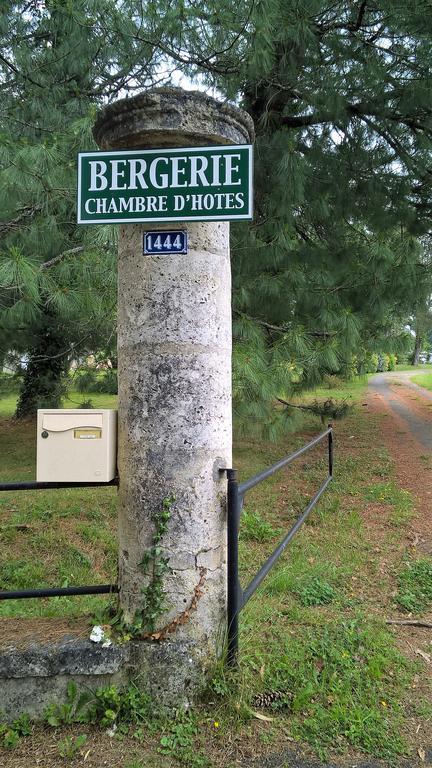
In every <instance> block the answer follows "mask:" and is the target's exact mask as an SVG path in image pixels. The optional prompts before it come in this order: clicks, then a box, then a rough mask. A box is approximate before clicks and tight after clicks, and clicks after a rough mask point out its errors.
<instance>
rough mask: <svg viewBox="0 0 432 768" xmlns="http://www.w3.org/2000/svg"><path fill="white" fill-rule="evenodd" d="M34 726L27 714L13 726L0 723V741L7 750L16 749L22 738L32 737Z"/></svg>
mask: <svg viewBox="0 0 432 768" xmlns="http://www.w3.org/2000/svg"><path fill="white" fill-rule="evenodd" d="M31 732H32V726H31V722H30V718H29V716H28V715H27V714H26V713H23V714H21V715H20V716H19V717H18V718H17V719H16V720H14V721H13V723H12V724H11V725H8V724H6V723H0V741H1V743H2V744H3V746H4V747H6V749H14V748H15V747H16V746H17V745H18V744H19V742H20V739H21V737H22V736H30V734H31Z"/></svg>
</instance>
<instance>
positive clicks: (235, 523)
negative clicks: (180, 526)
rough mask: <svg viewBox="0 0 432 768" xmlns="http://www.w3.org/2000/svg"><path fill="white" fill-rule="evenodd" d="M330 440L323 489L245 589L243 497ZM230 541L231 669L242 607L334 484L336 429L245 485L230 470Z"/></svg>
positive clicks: (325, 433)
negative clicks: (241, 569) (242, 573)
mask: <svg viewBox="0 0 432 768" xmlns="http://www.w3.org/2000/svg"><path fill="white" fill-rule="evenodd" d="M326 437H327V438H328V475H327V477H326V479H325V480H324V482H323V484H322V485H321V487H320V488H319V489H318V491H317V492H316V494H315V495H314V497H313V498H312V499H311V501H310V502H309V504H308V505H307V507H306V509H305V510H304V511H303V512H302V514H301V515H300V517H298V519H297V520H296V522H295V523H294V525H293V526H292V528H290V530H289V531H288V533H287V534H286V536H285V537H284V538H283V539H282V541H281V542H280V544H278V546H277V547H276V549H275V550H274V552H272V554H271V555H270V557H268V558H267V560H266V561H265V563H264V564H263V565H262V566H261V568H260V570H259V571H258V573H257V574H256V575H255V576H254V578H253V579H252V580H251V582H250V583H249V584H248V586H247V587H246V588H245V589H244V590H243V589H242V587H241V585H240V581H239V548H238V539H239V527H240V515H241V510H242V507H243V502H244V497H245V494H246V493H247V491H250V489H251V488H254V487H255V486H256V485H258V484H259V483H262V482H263V481H264V480H266V479H267V478H268V477H271V475H274V474H275V472H278V471H279V470H280V469H282V468H283V467H286V466H288V465H289V464H291V463H292V462H293V461H295V460H296V459H298V458H299V457H300V456H302V455H303V454H304V453H306V452H307V451H309V450H311V448H313V447H314V446H316V445H318V444H319V443H320V442H321V441H322V440H324V439H325V438H326ZM227 478H228V531H227V534H228V541H227V550H228V552H227V557H228V616H227V620H228V664H230V665H231V666H233V665H235V664H236V663H237V657H238V635H239V614H240V611H241V610H242V608H244V606H245V605H246V603H247V602H248V600H250V598H251V597H252V595H253V594H254V592H255V591H256V589H258V587H259V585H260V584H261V582H262V581H263V579H264V578H265V577H266V576H267V574H268V573H269V571H270V570H271V569H272V568H273V566H274V565H275V563H276V562H277V561H278V559H279V557H280V556H281V554H282V552H283V551H284V549H285V548H286V547H287V546H288V544H289V543H290V541H291V540H292V539H293V538H294V536H295V535H296V533H297V532H298V531H299V530H300V528H301V527H302V525H303V523H304V522H305V520H306V519H307V518H308V517H309V515H310V513H311V512H312V510H313V508H314V507H315V506H316V504H317V503H318V501H319V499H320V498H321V496H322V494H323V493H324V491H325V490H326V488H327V487H328V485H329V484H330V483H331V481H332V479H333V429H332V427H331V425H329V427H328V428H327V429H326V430H325V432H322V434H320V435H318V436H317V437H315V438H314V439H313V440H311V441H310V442H309V443H307V444H306V445H304V446H303V447H302V448H299V449H298V450H297V451H294V453H291V454H290V455H289V456H285V457H284V458H283V459H280V461H277V462H276V463H275V464H273V465H272V466H271V467H268V469H265V470H264V471H263V472H260V473H259V474H257V475H255V476H254V477H251V478H250V479H249V480H246V481H245V482H244V483H238V481H237V470H235V469H228V470H227Z"/></svg>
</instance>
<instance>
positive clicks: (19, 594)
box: [0, 477, 119, 600]
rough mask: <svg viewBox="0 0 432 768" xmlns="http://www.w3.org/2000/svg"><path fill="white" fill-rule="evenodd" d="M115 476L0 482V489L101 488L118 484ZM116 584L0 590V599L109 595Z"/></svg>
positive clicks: (116, 589)
mask: <svg viewBox="0 0 432 768" xmlns="http://www.w3.org/2000/svg"><path fill="white" fill-rule="evenodd" d="M118 484H119V479H118V477H115V478H114V479H113V480H110V481H109V482H108V483H102V482H94V483H56V482H46V483H37V482H28V483H0V491H46V490H49V489H50V488H55V489H59V488H101V487H106V486H108V487H110V486H118ZM118 591H119V588H118V585H117V584H88V585H83V586H80V587H46V588H44V587H41V588H40V589H18V590H0V600H24V599H27V600H28V599H29V598H42V597H68V596H71V595H109V594H116V593H118Z"/></svg>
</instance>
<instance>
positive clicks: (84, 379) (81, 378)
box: [74, 368, 97, 394]
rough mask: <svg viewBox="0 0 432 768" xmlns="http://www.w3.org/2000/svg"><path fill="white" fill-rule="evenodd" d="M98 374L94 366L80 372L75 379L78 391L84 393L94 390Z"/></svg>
mask: <svg viewBox="0 0 432 768" xmlns="http://www.w3.org/2000/svg"><path fill="white" fill-rule="evenodd" d="M96 381H97V375H96V371H95V370H94V369H93V368H87V370H85V371H82V372H80V374H79V375H78V376H77V377H76V379H75V381H74V385H75V388H76V390H77V392H79V393H80V394H83V393H84V392H94V391H95V390H94V387H95V386H96Z"/></svg>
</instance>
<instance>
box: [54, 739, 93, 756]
mask: <svg viewBox="0 0 432 768" xmlns="http://www.w3.org/2000/svg"><path fill="white" fill-rule="evenodd" d="M86 741H87V735H86V734H85V733H81V734H80V735H79V736H65V738H64V739H62V740H61V741H59V743H58V751H59V754H60V757H64V758H66V759H68V760H72V759H73V758H74V757H75V756H76V755H77V754H78V753H79V751H80V749H81V747H83V746H84V744H85V743H86Z"/></svg>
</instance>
